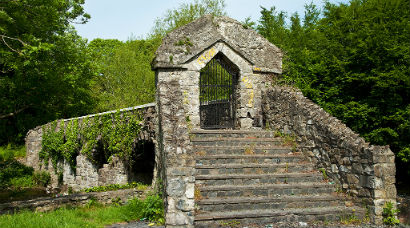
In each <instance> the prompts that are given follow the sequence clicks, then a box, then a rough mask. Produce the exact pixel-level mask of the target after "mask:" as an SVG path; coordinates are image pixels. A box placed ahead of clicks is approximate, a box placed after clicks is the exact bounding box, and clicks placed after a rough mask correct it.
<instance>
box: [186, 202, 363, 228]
mask: <svg viewBox="0 0 410 228" xmlns="http://www.w3.org/2000/svg"><path fill="white" fill-rule="evenodd" d="M364 215H365V212H364V210H363V209H361V208H358V207H345V206H338V207H331V206H328V207H314V208H287V209H276V210H271V209H269V210H238V211H227V212H224V213H220V212H209V213H199V214H197V215H196V216H195V222H194V224H195V227H224V226H225V227H229V226H230V225H228V224H233V223H235V224H234V225H236V227H241V226H243V225H256V226H257V227H264V226H265V225H268V224H278V223H284V222H285V223H292V222H317V221H340V220H341V219H343V218H352V217H353V216H354V217H356V218H358V219H362V218H364Z"/></svg>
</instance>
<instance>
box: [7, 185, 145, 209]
mask: <svg viewBox="0 0 410 228" xmlns="http://www.w3.org/2000/svg"><path fill="white" fill-rule="evenodd" d="M144 192H145V191H144V190H137V189H122V190H116V191H108V192H91V193H82V194H73V195H66V196H59V197H42V198H38V199H32V200H25V201H14V202H10V203H3V204H0V214H7V213H15V212H18V211H21V210H31V211H39V212H45V211H53V210H55V209H57V208H59V207H62V206H68V205H69V206H85V205H87V203H89V202H90V200H97V201H98V202H99V203H102V204H112V203H114V202H116V203H121V204H123V203H126V202H128V200H130V199H133V198H141V197H142V196H143V195H144Z"/></svg>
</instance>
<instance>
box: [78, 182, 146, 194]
mask: <svg viewBox="0 0 410 228" xmlns="http://www.w3.org/2000/svg"><path fill="white" fill-rule="evenodd" d="M129 188H137V189H138V190H145V189H147V188H148V185H145V184H141V183H137V182H132V183H127V184H110V185H106V186H95V187H91V188H86V189H83V190H81V192H107V191H114V190H119V189H129Z"/></svg>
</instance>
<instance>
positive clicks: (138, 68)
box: [88, 39, 161, 112]
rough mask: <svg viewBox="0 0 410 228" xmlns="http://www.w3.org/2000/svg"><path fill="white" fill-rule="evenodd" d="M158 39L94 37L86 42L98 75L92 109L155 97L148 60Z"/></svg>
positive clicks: (132, 103) (153, 81) (124, 106)
mask: <svg viewBox="0 0 410 228" xmlns="http://www.w3.org/2000/svg"><path fill="white" fill-rule="evenodd" d="M160 42H161V40H160V39H148V40H133V41H127V42H125V43H122V42H120V41H118V40H101V39H96V40H93V41H91V43H90V44H89V45H88V48H89V51H90V52H91V55H92V56H94V57H95V58H93V61H94V64H93V65H94V67H95V68H94V70H95V72H96V74H97V77H96V80H95V85H94V87H93V91H94V92H93V94H94V95H95V96H94V97H95V99H96V100H97V101H98V105H97V107H96V108H97V109H96V110H95V111H97V112H101V111H107V110H113V109H119V108H126V107H130V106H136V105H141V104H145V103H149V102H154V100H155V73H154V72H153V71H152V70H151V61H152V59H153V58H154V53H155V50H156V49H157V48H158V46H159V44H160Z"/></svg>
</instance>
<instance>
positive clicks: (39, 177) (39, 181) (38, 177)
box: [33, 171, 51, 187]
mask: <svg viewBox="0 0 410 228" xmlns="http://www.w3.org/2000/svg"><path fill="white" fill-rule="evenodd" d="M50 180H51V176H50V173H49V172H47V171H35V172H34V173H33V182H34V183H35V184H36V185H37V186H42V187H46V186H47V185H48V184H49V183H50Z"/></svg>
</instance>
